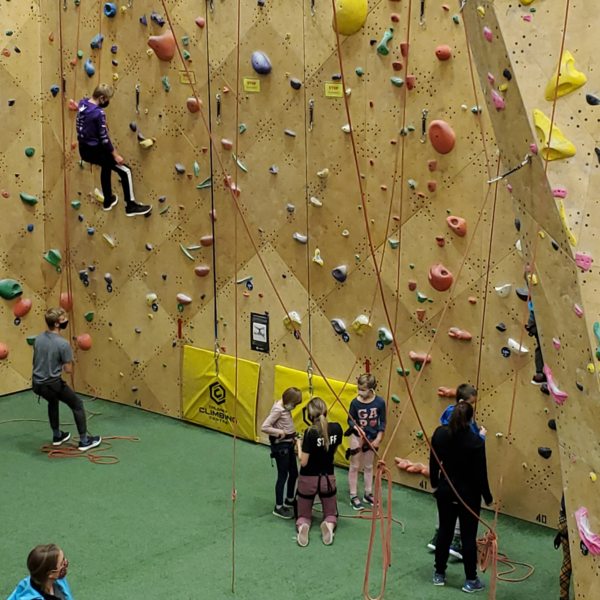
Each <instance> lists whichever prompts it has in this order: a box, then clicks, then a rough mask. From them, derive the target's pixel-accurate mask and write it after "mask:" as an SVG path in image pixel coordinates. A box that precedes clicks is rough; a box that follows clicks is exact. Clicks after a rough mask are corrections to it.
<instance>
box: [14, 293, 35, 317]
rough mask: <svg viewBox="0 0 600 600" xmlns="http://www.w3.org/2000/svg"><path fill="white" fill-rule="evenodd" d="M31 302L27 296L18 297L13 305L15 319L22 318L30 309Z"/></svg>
mask: <svg viewBox="0 0 600 600" xmlns="http://www.w3.org/2000/svg"><path fill="white" fill-rule="evenodd" d="M31 305H32V302H31V300H29V298H19V299H18V300H17V302H16V304H15V305H14V306H13V315H15V317H17V319H22V318H23V317H24V316H25V315H26V314H27V313H28V312H29V311H30V310H31Z"/></svg>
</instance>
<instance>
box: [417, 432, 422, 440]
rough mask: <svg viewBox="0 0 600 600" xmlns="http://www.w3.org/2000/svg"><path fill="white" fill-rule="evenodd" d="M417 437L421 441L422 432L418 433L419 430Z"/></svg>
mask: <svg viewBox="0 0 600 600" xmlns="http://www.w3.org/2000/svg"><path fill="white" fill-rule="evenodd" d="M417 437H418V438H419V439H421V438H422V437H423V432H422V431H420V430H419V431H417Z"/></svg>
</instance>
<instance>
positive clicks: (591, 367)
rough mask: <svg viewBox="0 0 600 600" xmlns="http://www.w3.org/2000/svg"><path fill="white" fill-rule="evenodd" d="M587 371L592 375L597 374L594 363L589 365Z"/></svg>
mask: <svg viewBox="0 0 600 600" xmlns="http://www.w3.org/2000/svg"><path fill="white" fill-rule="evenodd" d="M587 370H588V371H589V372H590V373H595V372H596V367H595V366H594V363H588V366H587Z"/></svg>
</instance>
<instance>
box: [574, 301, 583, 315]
mask: <svg viewBox="0 0 600 600" xmlns="http://www.w3.org/2000/svg"><path fill="white" fill-rule="evenodd" d="M573 310H574V311H575V314H576V315H577V316H578V317H579V318H580V319H581V317H583V310H582V308H581V306H579V304H575V305H574V306H573Z"/></svg>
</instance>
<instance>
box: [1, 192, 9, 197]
mask: <svg viewBox="0 0 600 600" xmlns="http://www.w3.org/2000/svg"><path fill="white" fill-rule="evenodd" d="M2 197H3V198H9V197H10V194H9V192H8V191H7V190H2Z"/></svg>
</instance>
